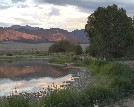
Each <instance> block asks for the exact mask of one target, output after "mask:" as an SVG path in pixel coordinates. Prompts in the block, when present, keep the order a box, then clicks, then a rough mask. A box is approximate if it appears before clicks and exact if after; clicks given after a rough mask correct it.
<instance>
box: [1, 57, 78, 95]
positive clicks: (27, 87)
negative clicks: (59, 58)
mask: <svg viewBox="0 0 134 107" xmlns="http://www.w3.org/2000/svg"><path fill="white" fill-rule="evenodd" d="M47 63H48V62H47V61H46V60H39V59H38V60H37V59H32V60H23V61H10V62H4V63H0V96H8V95H11V94H12V93H14V92H15V91H16V90H17V93H21V92H29V93H30V92H38V91H42V90H43V89H46V88H47V87H48V85H49V86H50V85H52V84H53V83H54V84H55V85H57V86H60V85H62V84H63V83H64V81H71V80H72V78H73V75H76V74H77V73H78V70H76V69H72V70H68V71H66V70H65V71H64V70H61V69H57V68H56V67H53V66H51V65H49V64H47Z"/></svg>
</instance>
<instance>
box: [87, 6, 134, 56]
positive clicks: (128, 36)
mask: <svg viewBox="0 0 134 107" xmlns="http://www.w3.org/2000/svg"><path fill="white" fill-rule="evenodd" d="M133 27H134V26H133V20H132V18H130V17H128V16H127V14H126V11H125V10H124V9H123V8H118V7H117V5H112V6H108V7H106V8H105V7H98V8H97V9H96V10H95V11H94V13H93V14H91V15H90V16H89V17H88V21H87V24H86V26H85V31H86V32H87V34H88V35H89V38H90V46H89V52H90V55H92V56H94V57H100V58H102V57H106V58H113V57H123V56H130V55H132V54H134V28H133Z"/></svg>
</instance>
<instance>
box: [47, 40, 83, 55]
mask: <svg viewBox="0 0 134 107" xmlns="http://www.w3.org/2000/svg"><path fill="white" fill-rule="evenodd" d="M48 51H49V52H51V53H53V52H56V53H58V52H74V53H75V54H77V55H79V54H81V53H82V47H81V46H80V45H75V44H72V43H70V42H69V41H67V40H62V41H58V42H56V43H54V44H52V45H51V46H50V47H49V50H48Z"/></svg>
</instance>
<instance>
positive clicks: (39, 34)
mask: <svg viewBox="0 0 134 107" xmlns="http://www.w3.org/2000/svg"><path fill="white" fill-rule="evenodd" d="M60 40H68V41H70V42H73V43H88V37H87V36H86V33H85V32H84V29H81V30H78V29H76V30H74V31H72V32H68V31H67V30H64V29H60V28H50V29H43V28H39V27H31V26H28V25H26V26H20V25H13V26H11V27H8V28H3V27H0V41H16V42H28V43H40V42H43V43H49V42H56V41H60Z"/></svg>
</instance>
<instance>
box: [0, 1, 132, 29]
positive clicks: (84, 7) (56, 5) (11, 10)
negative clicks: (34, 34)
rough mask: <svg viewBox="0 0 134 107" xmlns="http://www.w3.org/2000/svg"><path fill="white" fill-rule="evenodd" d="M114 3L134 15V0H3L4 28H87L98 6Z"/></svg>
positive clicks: (0, 22) (0, 9) (1, 16)
mask: <svg viewBox="0 0 134 107" xmlns="http://www.w3.org/2000/svg"><path fill="white" fill-rule="evenodd" d="M112 4H117V5H118V6H119V7H123V8H124V9H125V10H126V11H127V14H128V15H129V16H131V17H132V16H133V14H134V0H0V26H1V27H8V26H11V25H30V26H33V27H41V28H45V29H46V28H62V29H66V30H68V31H72V30H75V29H84V26H85V24H86V22H87V17H88V16H89V15H90V14H91V13H93V12H94V10H95V9H96V8H97V7H99V6H107V5H112Z"/></svg>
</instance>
